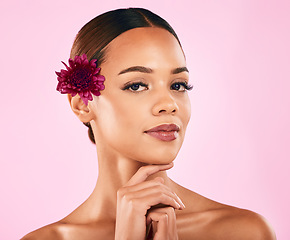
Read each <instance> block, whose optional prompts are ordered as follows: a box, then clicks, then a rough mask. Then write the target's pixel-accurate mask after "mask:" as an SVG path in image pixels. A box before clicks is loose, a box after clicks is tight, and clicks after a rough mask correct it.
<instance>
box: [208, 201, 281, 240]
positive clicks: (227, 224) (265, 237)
mask: <svg viewBox="0 0 290 240" xmlns="http://www.w3.org/2000/svg"><path fill="white" fill-rule="evenodd" d="M214 215H215V216H216V218H215V221H213V222H212V223H211V226H210V227H211V228H213V229H215V231H217V232H218V233H219V234H224V233H226V236H227V239H241V237H242V238H243V239H247V240H275V239H276V236H275V233H274V230H273V228H272V227H271V225H270V224H269V222H268V221H267V220H266V219H265V218H264V217H263V216H261V215H259V214H257V213H255V212H252V211H249V210H245V209H240V208H235V207H230V206H227V207H224V208H221V209H218V210H216V213H215V214H214Z"/></svg>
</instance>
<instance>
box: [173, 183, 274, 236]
mask: <svg viewBox="0 0 290 240" xmlns="http://www.w3.org/2000/svg"><path fill="white" fill-rule="evenodd" d="M179 195H180V196H181V197H182V198H181V199H182V201H183V202H184V204H185V206H186V208H185V209H184V210H182V211H180V212H179V213H177V215H176V217H177V227H178V229H179V236H180V239H198V240H203V239H207V240H208V239H211V240H214V239H224V240H227V239H229V240H240V239H243V240H275V239H276V236H275V233H274V231H273V228H272V227H271V225H270V224H269V222H268V221H267V220H266V219H265V218H264V217H263V216H261V215H259V214H257V213H255V212H252V211H249V210H246V209H241V208H237V207H233V206H229V205H225V204H222V203H218V202H216V201H213V200H211V199H208V198H206V197H204V196H201V195H199V194H197V193H195V192H192V191H190V190H188V189H184V188H179Z"/></svg>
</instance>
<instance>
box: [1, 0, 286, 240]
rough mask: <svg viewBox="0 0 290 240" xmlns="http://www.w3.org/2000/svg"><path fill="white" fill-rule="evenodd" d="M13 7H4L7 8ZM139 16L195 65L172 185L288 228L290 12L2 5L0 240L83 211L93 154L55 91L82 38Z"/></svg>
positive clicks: (261, 6)
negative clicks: (117, 14)
mask: <svg viewBox="0 0 290 240" xmlns="http://www.w3.org/2000/svg"><path fill="white" fill-rule="evenodd" d="M4 2H5V3H4ZM129 6H140V7H145V8H148V9H151V10H152V11H154V12H156V13H157V14H160V15H161V16H163V17H164V18H165V19H166V20H168V21H169V22H170V23H171V25H172V26H173V27H174V28H175V30H176V32H177V34H178V35H179V37H180V39H181V42H182V44H183V47H184V50H185V52H186V55H187V60H188V67H189V70H190V72H191V83H193V84H194V86H195V88H194V90H193V91H192V92H191V93H190V97H191V101H192V119H191V122H190V124H189V127H188V132H187V135H186V139H185V142H184V145H183V148H182V149H181V151H180V154H179V155H178V158H177V159H176V161H175V168H174V169H173V170H171V171H169V175H170V176H171V177H172V178H173V179H174V180H176V181H177V182H179V183H180V184H182V185H184V186H186V187H188V188H190V189H192V190H194V191H196V192H198V193H200V194H202V195H204V196H207V197H209V198H212V199H214V200H217V201H220V202H223V203H226V204H230V205H235V206H238V207H242V208H247V209H251V210H253V211H256V212H258V213H260V214H262V215H263V216H265V217H266V218H267V219H268V220H269V221H270V222H271V224H272V225H273V226H274V228H275V230H276V233H277V237H278V239H280V240H286V239H289V236H290V230H289V229H290V228H289V219H288V216H289V214H290V208H289V203H290V194H289V183H290V178H289V172H290V151H289V148H290V144H289V142H290V126H289V125H290V124H289V123H290V94H289V93H290V47H289V43H290V26H289V25H290V15H289V12H290V1H286V0H285V1H279V0H278V1H277V0H276V1H269V0H261V1H258V0H236V1H229V0H219V1H216V0H209V1H202V0H199V1H196V0H188V1H186V0H179V1H173V0H166V1H156V0H150V1H149V0H146V1H136V0H134V1H133V0H132V1H129V0H119V1H117V0H114V1H96V0H95V1H92V0H91V1H89V0H87V1H84V0H83V1H72V0H54V1H52V0H50V1H36V0H35V1H32V0H26V1H20V0H18V1H13V0H12V1H1V3H0V8H1V16H0V17H1V21H0V24H1V28H0V29H1V55H2V57H1V60H0V61H1V65H0V66H1V85H2V88H1V89H2V91H1V101H0V104H1V120H0V121H1V122H0V133H1V160H0V172H1V174H0V191H1V198H0V199H1V200H0V201H1V205H0V221H1V222H0V239H3V240H6V239H7V240H10V239H19V238H20V237H21V236H23V235H24V234H26V233H27V232H30V231H32V230H34V229H36V228H39V227H41V226H43V225H46V224H48V223H51V222H54V221H57V220H59V219H60V218H62V217H64V216H65V215H67V214H68V213H70V212H71V211H72V210H73V209H75V208H76V207H77V206H78V205H79V204H81V203H82V201H84V200H85V199H86V197H87V196H88V195H89V194H90V193H91V191H92V189H93V187H94V184H95V181H96V177H97V158H96V153H95V147H94V146H93V145H92V144H91V143H90V141H89V139H88V137H87V130H86V128H85V127H84V126H83V125H82V124H81V123H80V122H79V120H78V119H77V118H76V117H75V116H74V114H73V113H72V111H71V110H70V108H69V105H68V102H67V99H66V97H65V96H64V95H61V94H59V93H58V92H57V91H56V90H55V87H56V76H55V73H54V71H55V70H59V69H60V68H62V64H61V62H60V61H67V59H68V56H69V51H70V47H71V45H72V42H73V40H74V37H75V35H76V33H77V31H78V30H79V29H80V28H81V27H82V26H83V25H84V24H85V23H86V22H87V21H89V20H90V19H92V18H93V17H95V16H96V15H98V14H100V13H102V12H104V11H107V10H111V9H115V8H119V7H129Z"/></svg>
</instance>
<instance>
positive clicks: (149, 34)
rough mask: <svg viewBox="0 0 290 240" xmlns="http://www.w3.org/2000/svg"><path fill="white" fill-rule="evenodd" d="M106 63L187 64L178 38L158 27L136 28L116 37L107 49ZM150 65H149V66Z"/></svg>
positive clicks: (181, 65) (127, 65)
mask: <svg viewBox="0 0 290 240" xmlns="http://www.w3.org/2000/svg"><path fill="white" fill-rule="evenodd" d="M105 58H106V63H113V64H117V63H118V64H119V65H123V67H125V65H126V67H129V65H131V64H133V65H141V66H142V65H144V64H145V65H146V64H149V65H152V67H153V66H155V65H156V64H157V65H159V64H160V61H161V62H162V63H164V64H172V65H174V66H176V65H178V66H176V67H183V66H185V57H184V54H183V51H182V49H181V47H180V45H179V43H178V41H177V39H176V38H175V37H174V36H173V35H172V34H171V33H170V32H168V31H167V30H165V29H162V28H156V27H143V28H135V29H131V30H129V31H126V32H124V33H123V34H121V35H120V36H118V37H117V38H115V39H114V40H113V41H112V42H111V43H110V44H109V45H108V48H107V51H106V57H105ZM148 67H149V66H148Z"/></svg>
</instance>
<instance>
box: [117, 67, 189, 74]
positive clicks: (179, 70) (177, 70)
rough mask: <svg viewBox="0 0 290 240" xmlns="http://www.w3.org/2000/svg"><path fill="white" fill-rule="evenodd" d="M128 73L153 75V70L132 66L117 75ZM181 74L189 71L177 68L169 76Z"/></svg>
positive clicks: (184, 68)
mask: <svg viewBox="0 0 290 240" xmlns="http://www.w3.org/2000/svg"><path fill="white" fill-rule="evenodd" d="M128 72H142V73H153V70H152V69H151V68H147V67H143V66H133V67H129V68H126V69H124V70H122V71H121V72H119V74H118V75H121V74H124V73H128ZM181 72H189V71H188V69H187V67H178V68H175V69H173V70H172V71H171V74H178V73H181Z"/></svg>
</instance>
